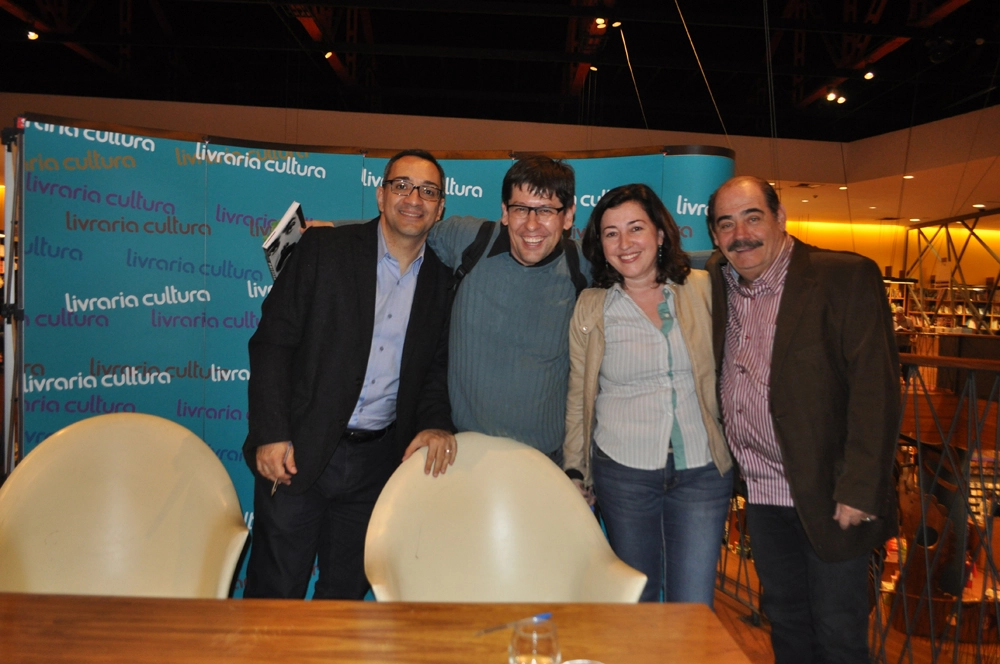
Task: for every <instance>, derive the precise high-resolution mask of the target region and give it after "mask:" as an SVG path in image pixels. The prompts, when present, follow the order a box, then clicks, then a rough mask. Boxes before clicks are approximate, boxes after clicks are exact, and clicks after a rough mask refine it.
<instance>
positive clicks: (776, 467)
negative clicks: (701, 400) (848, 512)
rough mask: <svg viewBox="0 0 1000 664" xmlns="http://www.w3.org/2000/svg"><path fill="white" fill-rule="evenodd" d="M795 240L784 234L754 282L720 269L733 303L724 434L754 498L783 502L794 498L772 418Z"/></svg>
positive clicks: (786, 504)
mask: <svg viewBox="0 0 1000 664" xmlns="http://www.w3.org/2000/svg"><path fill="white" fill-rule="evenodd" d="M792 245H793V241H792V238H791V236H790V235H786V236H785V245H784V246H783V247H782V249H781V252H780V253H779V254H778V256H777V258H776V259H775V261H774V263H773V264H772V265H771V266H770V267H769V268H768V269H767V271H766V272H764V274H762V275H761V276H760V277H758V278H757V279H756V280H755V281H754V282H753V283H751V284H746V283H742V282H741V281H740V278H739V275H738V274H737V273H736V271H735V270H733V268H732V266H729V265H727V266H724V267H723V269H722V273H723V275H724V276H725V279H726V299H727V301H728V304H729V315H728V318H727V320H726V346H725V352H724V353H723V360H722V383H721V385H720V392H721V395H722V414H723V418H724V421H725V423H726V439H727V440H728V441H729V446H730V447H731V448H732V450H733V454H734V455H735V456H736V459H737V460H738V461H739V464H740V470H741V471H742V474H743V478H744V479H745V480H746V483H747V492H748V494H749V495H748V497H749V500H750V502H751V503H753V504H763V505H780V506H784V507H794V506H795V504H794V502H793V501H792V492H791V490H790V489H789V487H788V480H787V479H786V478H785V471H784V466H783V465H782V463H781V449H780V448H779V447H778V438H777V436H776V434H775V433H774V422H773V420H772V419H771V396H770V383H771V353H772V351H773V350H774V331H775V323H776V321H777V318H778V305H780V304H781V293H782V292H783V291H784V288H785V276H786V275H787V274H788V263H789V262H790V261H791V258H792Z"/></svg>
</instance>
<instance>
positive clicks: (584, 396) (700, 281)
mask: <svg viewBox="0 0 1000 664" xmlns="http://www.w3.org/2000/svg"><path fill="white" fill-rule="evenodd" d="M667 286H668V288H670V290H671V291H673V294H674V302H675V303H676V307H677V320H678V323H679V324H680V330H681V336H682V337H683V338H684V344H685V345H686V346H687V349H688V354H689V355H690V356H691V370H692V372H693V374H694V384H695V391H696V392H697V393H698V405H699V406H700V407H701V417H702V420H704V422H705V430H706V431H707V432H708V448H709V452H710V453H711V455H712V460H713V461H714V462H715V466H716V468H718V469H719V473H720V474H724V473H726V472H727V471H728V470H729V469H730V468H732V466H733V460H732V457H730V456H729V449H728V448H727V447H726V439H725V436H724V435H723V433H722V415H721V413H720V412H719V402H718V398H717V394H718V392H717V391H716V389H715V381H716V378H715V359H714V357H713V354H712V283H711V281H710V280H709V276H708V273H707V272H705V271H704V270H691V273H690V274H689V275H688V278H687V280H685V282H684V285H683V286H678V285H677V284H674V283H668V284H667ZM607 292H608V291H607V290H606V289H603V288H588V289H587V290H585V291H583V292H582V293H580V299H578V300H577V302H576V309H575V310H574V311H573V320H572V321H571V322H570V326H569V394H568V395H567V397H566V441H565V443H564V444H563V454H564V457H565V460H564V461H563V468H565V469H567V470H569V469H571V468H575V469H577V470H579V471H580V472H582V473H583V478H584V480H583V481H584V484H585V485H587V486H590V485H591V484H592V482H593V481H592V478H591V473H590V443H591V440H592V436H593V431H594V422H595V413H594V406H595V404H596V402H597V391H598V376H599V375H600V371H601V361H602V360H603V359H604V298H605V296H606V295H607Z"/></svg>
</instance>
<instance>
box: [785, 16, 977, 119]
mask: <svg viewBox="0 0 1000 664" xmlns="http://www.w3.org/2000/svg"><path fill="white" fill-rule="evenodd" d="M970 1H971V0H945V1H944V2H942V3H941V4H940V5H938V6H937V7H936V8H935V9H933V10H932V11H930V12H929V13H928V14H927V16H925V17H923V18H922V19H920V20H919V21H917V26H918V27H921V28H929V27H931V26H932V25H934V24H935V23H938V22H939V21H941V20H942V19H944V18H945V17H947V16H948V15H949V14H951V13H952V12H954V11H955V10H956V9H958V8H960V7H962V6H963V5H966V4H968V3H969V2H970ZM908 41H910V39H909V38H908V37H894V38H893V39H890V40H889V41H887V42H885V43H883V44H880V45H879V46H876V47H875V49H873V50H872V51H871V52H870V53H868V55H861V56H860V57H859V58H858V59H857V60H856V61H855V62H853V63H851V64H849V67H850V68H851V69H857V70H862V69H865V68H867V67H868V66H869V65H871V64H873V63H875V62H878V61H879V60H881V59H882V58H884V57H885V56H887V55H889V54H890V53H892V52H893V51H895V50H897V49H898V48H899V47H900V46H902V45H903V44H905V43H907V42H908ZM846 80H847V77H837V78H836V79H834V80H833V81H831V82H829V83H827V84H826V85H823V86H821V87H819V88H816V90H815V91H813V93H812V94H810V95H806V96H805V97H803V98H802V101H800V102H799V103H798V106H799V108H804V107H806V106H808V105H809V104H811V103H813V102H814V101H816V100H818V99H822V98H824V97H826V96H827V94H829V93H830V91H832V90H835V89H836V87H837V86H838V85H841V84H843V83H844V82H845V81H846Z"/></svg>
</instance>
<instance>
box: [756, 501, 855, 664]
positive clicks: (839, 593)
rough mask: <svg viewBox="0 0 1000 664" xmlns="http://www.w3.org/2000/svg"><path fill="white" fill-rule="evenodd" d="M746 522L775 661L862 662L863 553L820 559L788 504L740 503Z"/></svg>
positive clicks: (783, 663)
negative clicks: (847, 557)
mask: <svg viewBox="0 0 1000 664" xmlns="http://www.w3.org/2000/svg"><path fill="white" fill-rule="evenodd" d="M830 518H833V515H832V514H831V515H830ZM747 529H748V531H749V533H750V547H751V550H752V551H753V560H754V566H755V567H756V569H757V575H758V576H759V577H760V581H761V584H762V585H763V590H762V593H763V594H762V596H761V609H762V610H763V612H764V615H766V616H767V619H768V620H769V621H770V623H771V645H772V646H773V647H774V661H775V663H776V664H786V663H787V664H793V663H794V664H799V663H801V662H813V663H815V664H821V663H826V664H833V663H834V662H836V663H840V662H844V663H846V662H852V663H853V662H859V663H865V664H867V663H868V662H869V661H870V658H869V655H868V613H869V607H868V561H869V558H870V556H869V555H868V554H865V555H863V556H860V557H858V558H852V559H851V560H846V561H843V562H836V563H828V562H824V561H822V560H820V559H819V557H818V556H817V555H816V552H815V551H814V550H813V547H812V545H811V544H810V543H809V538H808V537H806V533H805V530H804V529H803V528H802V523H801V521H800V520H799V516H798V513H797V512H796V511H795V508H793V507H777V506H774V505H747Z"/></svg>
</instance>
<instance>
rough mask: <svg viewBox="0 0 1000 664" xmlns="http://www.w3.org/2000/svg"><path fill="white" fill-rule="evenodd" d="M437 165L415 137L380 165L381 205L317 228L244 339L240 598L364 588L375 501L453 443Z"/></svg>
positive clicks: (354, 592)
mask: <svg viewBox="0 0 1000 664" xmlns="http://www.w3.org/2000/svg"><path fill="white" fill-rule="evenodd" d="M443 184H444V172H443V170H442V168H441V166H440V165H439V164H438V163H437V161H436V160H435V159H434V157H432V156H431V155H430V154H428V153H427V152H424V151H422V150H406V151H404V152H401V153H399V154H397V155H396V156H394V157H393V158H392V159H391V160H389V163H388V164H387V166H386V170H385V173H384V176H383V183H382V186H381V187H379V189H378V191H377V194H376V196H377V199H378V208H379V212H380V214H379V217H378V218H376V219H374V220H372V221H370V222H368V223H365V224H359V225H352V226H343V227H340V228H312V229H310V230H309V232H308V233H306V234H305V235H304V236H303V237H302V240H301V241H300V242H299V244H298V246H297V247H296V249H295V251H294V252H293V253H292V256H291V258H290V259H289V261H288V264H287V265H286V266H285V268H284V269H283V270H282V271H281V273H280V275H279V276H278V278H277V280H276V281H275V283H274V287H273V288H272V290H271V292H270V294H269V295H268V297H267V299H266V300H265V301H264V304H263V306H262V316H261V321H260V325H259V326H258V328H257V331H256V333H255V334H254V335H253V337H251V339H250V384H249V403H250V412H249V417H248V419H249V435H248V436H247V439H246V442H245V443H244V446H243V454H244V457H245V459H246V461H247V465H248V466H249V467H250V470H251V471H252V472H253V473H254V476H255V485H254V528H253V531H254V532H253V548H252V549H251V552H250V561H249V563H248V567H247V581H246V588H245V590H244V597H279V598H299V599H301V598H303V597H305V595H306V591H307V588H308V585H309V580H310V577H311V576H312V570H313V561H314V560H315V559H316V558H317V556H318V560H319V580H318V581H317V582H316V588H315V593H314V597H315V598H328V599H362V598H363V597H364V596H365V594H366V593H367V591H368V587H369V586H368V581H367V579H366V578H365V572H364V541H365V533H366V531H367V529H368V521H369V518H370V517H371V512H372V508H373V507H374V505H375V500H376V499H377V498H378V495H379V493H380V492H381V490H382V487H383V486H384V485H385V483H386V481H387V480H388V479H389V476H390V475H391V474H392V472H393V471H394V470H395V469H396V467H397V466H398V465H399V463H400V460H401V459H406V458H407V457H409V456H410V455H411V454H413V453H414V452H415V451H416V450H418V449H419V448H421V447H427V448H428V453H427V461H426V465H425V471H426V472H428V473H433V474H434V475H435V476H436V475H438V474H439V473H443V472H445V470H446V469H447V466H448V465H449V464H451V463H452V462H453V461H454V459H455V455H456V453H457V449H456V443H455V437H454V435H453V432H454V430H455V427H454V425H453V423H452V420H451V416H450V408H449V404H448V388H447V383H446V363H447V357H448V326H447V320H448V308H449V304H450V293H449V287H450V283H451V271H450V270H449V269H448V268H447V267H446V266H445V265H443V264H442V262H441V261H440V260H438V258H437V255H436V254H435V252H434V251H433V250H432V249H431V248H429V247H427V246H426V243H425V241H426V239H427V235H428V234H429V233H430V231H431V228H432V227H433V226H434V224H435V223H436V222H437V221H438V220H439V219H440V218H441V215H442V212H443V211H444V193H443V191H442V185H443Z"/></svg>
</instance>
